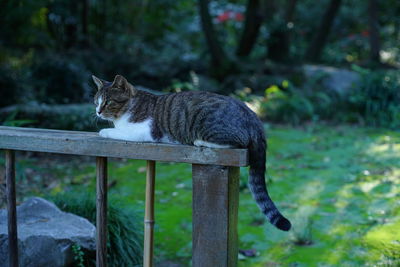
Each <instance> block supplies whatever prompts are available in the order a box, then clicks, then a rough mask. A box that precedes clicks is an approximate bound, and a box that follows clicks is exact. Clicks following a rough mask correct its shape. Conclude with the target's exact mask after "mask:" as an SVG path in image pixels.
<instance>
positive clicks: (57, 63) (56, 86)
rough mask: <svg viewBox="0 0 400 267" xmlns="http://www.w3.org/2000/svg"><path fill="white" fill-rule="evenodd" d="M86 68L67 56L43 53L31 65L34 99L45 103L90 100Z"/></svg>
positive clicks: (88, 76)
mask: <svg viewBox="0 0 400 267" xmlns="http://www.w3.org/2000/svg"><path fill="white" fill-rule="evenodd" d="M89 78H90V75H89V72H88V71H87V70H86V68H85V67H84V66H83V65H82V64H79V63H76V62H74V61H73V60H71V59H69V58H65V57H64V56H59V55H55V54H52V55H45V56H43V57H42V58H40V59H39V60H37V61H36V62H35V63H34V64H33V66H32V85H33V88H34V90H35V97H36V100H37V101H39V102H41V103H47V104H54V103H58V104H67V103H81V102H85V101H90V95H91V91H92V88H91V87H90V86H89V84H90V83H89V82H90V80H89Z"/></svg>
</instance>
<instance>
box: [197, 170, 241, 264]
mask: <svg viewBox="0 0 400 267" xmlns="http://www.w3.org/2000/svg"><path fill="white" fill-rule="evenodd" d="M192 172H193V233H192V235H193V238H192V241H193V252H192V254H193V256H192V261H193V267H215V266H218V267H235V266H237V257H238V238H237V215H238V205H239V168H238V167H224V166H215V165H200V164H193V167H192Z"/></svg>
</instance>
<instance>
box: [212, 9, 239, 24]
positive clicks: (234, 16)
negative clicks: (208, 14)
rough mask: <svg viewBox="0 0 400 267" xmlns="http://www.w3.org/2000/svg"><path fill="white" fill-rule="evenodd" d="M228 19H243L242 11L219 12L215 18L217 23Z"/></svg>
mask: <svg viewBox="0 0 400 267" xmlns="http://www.w3.org/2000/svg"><path fill="white" fill-rule="evenodd" d="M230 19H233V20H236V21H243V20H244V16H243V14H242V13H235V12H233V11H229V10H228V11H224V12H223V13H221V14H219V15H218V16H217V17H216V20H217V22H218V23H223V22H225V21H228V20H230Z"/></svg>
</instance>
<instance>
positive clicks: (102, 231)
mask: <svg viewBox="0 0 400 267" xmlns="http://www.w3.org/2000/svg"><path fill="white" fill-rule="evenodd" d="M96 173H97V178H96V266H97V267H107V158H105V157H96Z"/></svg>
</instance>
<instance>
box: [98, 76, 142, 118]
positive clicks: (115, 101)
mask: <svg viewBox="0 0 400 267" xmlns="http://www.w3.org/2000/svg"><path fill="white" fill-rule="evenodd" d="M92 78H93V81H94V83H95V84H96V86H97V89H98V90H97V93H96V95H95V96H94V104H95V105H96V114H97V116H98V117H100V118H102V119H105V120H110V121H113V120H116V119H118V118H119V117H121V116H122V115H123V114H124V113H125V111H126V110H127V107H128V102H129V100H130V99H131V98H132V97H133V96H134V95H135V94H136V92H137V90H136V89H135V88H134V87H133V85H132V84H130V83H129V82H128V81H127V80H126V79H125V78H124V77H123V76H121V75H117V76H115V78H114V81H113V82H108V81H105V80H102V79H99V78H97V77H96V76H94V75H92Z"/></svg>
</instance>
